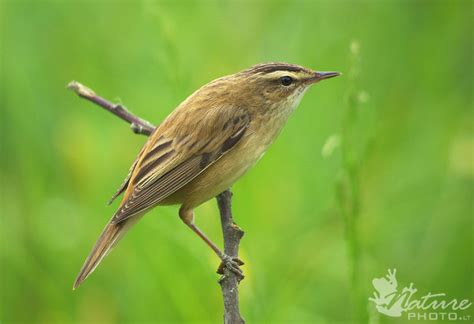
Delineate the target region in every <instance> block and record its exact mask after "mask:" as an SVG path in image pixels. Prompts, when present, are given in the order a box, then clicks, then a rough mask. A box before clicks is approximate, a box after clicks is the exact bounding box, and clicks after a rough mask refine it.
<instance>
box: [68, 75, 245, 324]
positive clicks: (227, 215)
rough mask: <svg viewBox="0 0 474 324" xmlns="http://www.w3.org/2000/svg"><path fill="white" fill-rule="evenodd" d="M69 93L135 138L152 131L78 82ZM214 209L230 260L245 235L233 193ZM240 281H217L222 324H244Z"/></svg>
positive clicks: (228, 274) (230, 277)
mask: <svg viewBox="0 0 474 324" xmlns="http://www.w3.org/2000/svg"><path fill="white" fill-rule="evenodd" d="M67 88H68V89H70V90H72V91H74V92H75V93H76V94H77V95H78V96H79V97H81V98H84V99H86V100H88V101H90V102H92V103H94V104H96V105H98V106H100V107H102V108H104V109H106V110H107V111H109V112H111V113H112V114H114V115H115V116H117V117H119V118H120V119H122V120H124V121H126V122H127V123H129V124H130V128H131V129H132V131H133V132H134V133H135V134H142V135H146V136H149V135H151V134H152V133H153V131H154V130H155V128H156V127H155V126H154V125H153V124H152V123H150V122H148V121H146V120H144V119H142V118H140V117H137V116H135V115H134V114H132V113H131V112H130V111H128V110H127V109H126V108H125V107H124V106H122V105H120V104H113V103H111V102H110V101H108V100H107V99H104V98H102V97H100V96H98V95H96V93H95V92H94V91H93V90H91V89H89V88H87V87H86V86H84V85H82V84H81V83H79V82H76V81H72V82H70V83H69V84H68V86H67ZM216 199H217V205H218V207H219V212H220V216H221V225H222V234H223V237H224V251H225V254H227V255H228V256H230V257H238V254H239V244H240V239H241V238H242V236H243V235H244V232H243V231H242V230H241V229H240V228H239V227H238V226H237V225H236V224H235V223H234V222H233V219H232V206H231V203H232V192H231V191H230V189H227V190H226V191H224V192H223V193H221V194H219V195H218V196H217V197H216ZM241 279H242V278H240V277H239V276H238V275H236V274H235V273H234V272H232V271H230V270H229V269H227V268H224V274H223V275H222V277H221V278H220V280H219V284H220V285H221V290H222V297H223V299H224V323H225V324H241V323H245V322H244V320H243V319H242V317H241V316H240V310H239V291H238V287H239V283H240V280H241Z"/></svg>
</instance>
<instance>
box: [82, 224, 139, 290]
mask: <svg viewBox="0 0 474 324" xmlns="http://www.w3.org/2000/svg"><path fill="white" fill-rule="evenodd" d="M140 218H141V217H140V216H138V215H137V216H135V217H131V218H129V219H127V220H124V221H123V222H120V223H117V224H114V223H113V222H112V220H111V221H110V222H109V223H108V224H107V226H105V228H104V230H103V232H102V234H100V237H99V239H98V240H97V242H96V243H95V245H94V247H93V248H92V251H91V253H90V254H89V256H88V257H87V259H86V261H85V262H84V265H83V266H82V268H81V271H79V274H78V275H77V278H76V280H75V281H74V286H73V289H76V288H77V287H79V285H80V284H81V283H82V282H83V281H84V280H86V279H87V277H89V275H90V274H91V273H92V272H93V271H94V270H95V268H97V266H98V265H99V263H100V262H101V261H102V259H104V257H105V256H106V255H107V254H108V253H109V252H110V251H111V250H112V248H113V247H114V246H115V245H116V244H117V243H118V241H120V239H121V238H122V237H123V235H124V234H125V233H126V232H127V231H128V230H129V229H130V227H131V226H132V225H133V224H135V223H136V222H137V221H138V220H139V219H140Z"/></svg>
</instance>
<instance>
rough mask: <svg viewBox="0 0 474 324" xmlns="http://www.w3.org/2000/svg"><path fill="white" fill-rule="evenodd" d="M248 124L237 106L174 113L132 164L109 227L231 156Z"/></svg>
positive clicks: (244, 111)
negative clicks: (220, 159) (228, 153)
mask: <svg viewBox="0 0 474 324" xmlns="http://www.w3.org/2000/svg"><path fill="white" fill-rule="evenodd" d="M249 123H250V115H249V114H248V113H247V111H246V110H243V109H241V108H240V109H236V108H235V107H222V108H218V109H213V110H208V109H199V108H198V109H194V110H184V109H182V110H179V109H178V110H177V111H175V113H173V114H172V115H171V116H170V117H168V119H167V120H165V121H164V122H163V124H162V125H160V126H159V127H158V129H157V130H156V131H155V132H154V133H153V135H152V138H151V139H150V140H149V141H148V142H147V144H145V146H146V148H145V150H144V151H143V153H142V154H141V156H140V158H139V161H138V162H137V163H136V165H135V168H134V171H133V172H132V175H131V177H130V179H129V181H128V187H127V190H126V193H125V196H124V199H123V201H122V203H121V206H120V207H119V209H118V210H117V212H116V213H115V215H114V217H113V220H112V222H113V223H115V224H117V223H120V222H122V221H123V220H125V219H128V218H130V217H132V216H135V215H138V214H140V213H141V212H143V211H145V210H147V209H149V208H151V207H153V206H155V205H156V204H157V203H159V202H160V201H162V200H163V199H165V198H166V197H168V196H170V195H171V194H173V193H174V192H176V191H178V190H179V189H181V188H182V187H183V186H185V185H186V184H187V183H189V182H190V181H191V180H193V179H194V178H196V177H197V176H198V175H199V174H201V173H202V172H203V171H204V170H206V169H207V168H208V167H209V166H210V165H211V164H213V163H214V162H215V161H217V160H218V159H219V158H220V157H221V156H223V155H224V154H225V153H227V152H228V151H230V150H231V149H232V148H233V147H235V145H236V144H237V143H238V142H239V140H240V139H241V138H242V136H243V135H244V134H245V132H246V130H247V128H248V125H249Z"/></svg>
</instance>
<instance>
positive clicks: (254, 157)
mask: <svg viewBox="0 0 474 324" xmlns="http://www.w3.org/2000/svg"><path fill="white" fill-rule="evenodd" d="M338 75H340V73H338V72H317V71H312V70H310V69H307V68H304V67H302V66H298V65H293V64H287V63H265V64H258V65H255V66H253V67H251V68H249V69H247V70H244V71H242V72H239V73H236V74H232V75H229V76H224V77H222V78H219V79H216V80H214V81H211V82H210V83H208V84H206V85H204V86H203V87H202V88H200V89H198V90H197V91H196V92H194V93H193V94H192V95H191V96H189V97H188V98H187V99H186V100H185V101H183V102H182V103H181V104H180V105H179V106H178V107H177V108H176V109H175V110H174V111H173V112H172V113H171V114H170V115H169V116H168V117H167V118H166V119H165V120H164V121H163V122H162V123H161V125H159V126H158V127H157V128H156V129H155V131H154V132H153V134H152V135H151V136H150V137H149V138H148V141H147V142H146V143H145V145H144V146H143V148H142V149H141V151H140V153H139V154H138V156H137V158H136V159H135V162H134V163H133V164H132V166H131V168H130V171H129V173H128V176H127V177H126V179H125V181H124V182H123V184H122V185H121V186H120V188H119V189H118V191H117V192H116V193H115V195H114V196H113V197H112V200H111V202H112V201H113V200H114V199H115V198H117V197H118V196H119V195H120V194H122V193H124V196H123V199H122V202H121V203H120V206H119V208H118V210H117V211H116V212H115V214H114V215H113V217H112V219H111V220H110V221H109V223H108V224H107V226H106V227H105V229H104V230H103V232H102V234H101V235H100V237H99V239H98V241H97V243H96V244H95V246H94V248H93V249H92V252H91V253H90V255H89V256H88V257H87V259H86V261H85V263H84V265H83V266H82V269H81V271H80V272H79V275H78V276H77V278H76V281H75V282H74V288H77V287H78V286H79V285H80V284H81V283H82V282H83V281H84V280H85V279H86V278H87V277H88V276H89V275H90V274H91V273H92V271H94V269H95V268H96V267H97V266H98V265H99V263H100V262H101V261H102V259H103V258H104V257H105V256H106V255H107V253H108V252H109V251H110V250H111V249H112V248H113V247H114V246H115V245H116V244H117V242H118V241H119V240H120V239H121V238H122V237H123V235H124V234H125V233H126V232H127V230H128V229H129V228H130V227H131V226H132V225H133V224H135V223H136V222H137V221H138V220H139V219H140V218H141V217H142V216H143V215H144V214H145V213H146V212H147V211H149V210H150V209H152V208H153V207H155V206H157V205H174V204H179V205H181V208H180V210H179V216H180V218H181V219H182V221H183V222H184V223H185V224H186V225H188V226H189V227H190V228H191V229H192V230H193V231H194V232H196V234H197V235H199V237H201V239H203V240H204V241H205V242H206V243H207V244H208V245H209V246H210V247H211V248H212V249H213V250H214V252H215V253H216V254H217V255H218V256H219V258H220V259H221V260H222V262H223V263H224V264H225V265H226V266H227V267H229V268H230V269H231V270H233V271H235V272H237V273H240V268H239V265H241V264H243V263H242V262H241V261H240V260H239V259H236V258H234V259H232V258H230V257H228V256H227V255H225V254H224V253H223V252H222V251H221V250H220V249H219V248H218V247H217V246H216V245H215V244H214V243H213V242H212V241H211V240H209V239H208V238H207V237H206V235H205V234H204V233H203V232H202V231H201V230H200V229H199V228H198V227H197V226H196V225H195V224H194V213H193V210H194V208H196V207H197V206H199V205H200V204H202V203H203V202H205V201H207V200H209V199H211V198H213V197H215V196H217V195H218V194H219V193H221V192H223V191H224V190H226V189H227V188H229V187H230V186H231V185H232V184H233V183H234V182H235V181H236V180H237V179H239V178H240V177H241V176H242V175H243V174H244V173H245V172H246V171H247V170H248V169H249V168H250V167H251V166H252V165H254V164H255V162H257V161H258V160H259V159H260V158H261V157H262V155H263V153H265V151H266V150H267V148H268V147H269V145H270V144H271V143H272V142H273V141H274V140H275V138H276V137H277V136H278V134H279V133H280V131H281V129H282V128H283V125H285V123H286V121H287V119H288V117H289V116H290V114H291V113H292V112H293V111H294V110H295V108H296V107H297V106H298V104H299V102H300V100H301V98H302V97H303V94H304V93H305V91H306V90H307V89H308V88H309V87H310V86H311V85H312V84H314V83H317V82H319V81H321V80H325V79H329V78H332V77H335V76H338Z"/></svg>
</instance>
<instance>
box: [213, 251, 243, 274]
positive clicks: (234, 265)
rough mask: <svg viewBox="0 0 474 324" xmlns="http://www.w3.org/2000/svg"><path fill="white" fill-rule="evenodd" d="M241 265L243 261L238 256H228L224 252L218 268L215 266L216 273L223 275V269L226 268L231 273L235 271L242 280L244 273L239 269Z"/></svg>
mask: <svg viewBox="0 0 474 324" xmlns="http://www.w3.org/2000/svg"><path fill="white" fill-rule="evenodd" d="M241 265H244V262H243V261H242V260H240V259H239V258H238V257H230V256H228V255H226V254H224V256H223V257H222V262H221V264H220V265H219V268H217V273H218V274H221V275H223V274H224V269H225V268H227V269H229V270H230V271H232V272H233V273H235V274H236V275H237V276H238V277H239V279H240V280H242V279H244V273H243V271H242V269H240V266H241Z"/></svg>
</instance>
